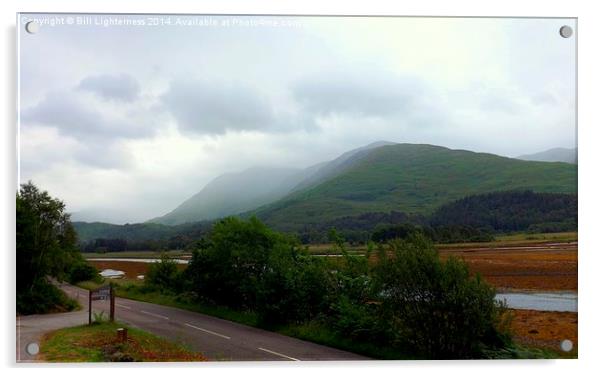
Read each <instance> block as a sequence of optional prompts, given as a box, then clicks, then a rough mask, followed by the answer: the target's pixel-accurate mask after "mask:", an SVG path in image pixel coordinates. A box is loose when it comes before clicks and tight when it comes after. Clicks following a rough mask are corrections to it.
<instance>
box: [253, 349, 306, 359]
mask: <svg viewBox="0 0 602 376" xmlns="http://www.w3.org/2000/svg"><path fill="white" fill-rule="evenodd" d="M258 349H259V350H261V351H265V352H268V353H270V354H274V355H278V356H281V357H283V358H286V359H290V360H294V361H295V362H300V360H299V359H295V358H293V357H290V356H287V355H284V354H280V353H277V352H276V351H272V350H268V349H264V348H263V347H258Z"/></svg>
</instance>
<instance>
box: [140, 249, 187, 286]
mask: <svg viewBox="0 0 602 376" xmlns="http://www.w3.org/2000/svg"><path fill="white" fill-rule="evenodd" d="M144 283H145V284H146V285H147V286H148V287H154V288H159V289H162V290H170V291H174V292H177V291H178V290H179V288H180V284H181V278H180V271H179V270H178V265H177V264H176V262H175V261H174V260H172V259H171V258H169V256H167V255H166V254H162V255H161V260H160V261H159V262H154V263H152V264H151V265H150V266H149V268H148V272H147V273H146V276H145V278H144Z"/></svg>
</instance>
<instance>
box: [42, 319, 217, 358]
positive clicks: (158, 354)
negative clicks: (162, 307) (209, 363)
mask: <svg viewBox="0 0 602 376" xmlns="http://www.w3.org/2000/svg"><path fill="white" fill-rule="evenodd" d="M117 328H127V331H128V340H127V342H125V343H119V342H117V332H116V331H117ZM40 350H41V352H40V353H41V358H42V359H43V360H45V361H48V362H111V361H118V362H123V361H126V362H127V361H135V362H169V361H172V362H175V361H205V360H207V359H206V358H205V357H203V356H202V355H201V354H200V353H198V352H194V351H191V350H189V349H188V348H186V347H185V346H183V345H181V344H177V343H173V342H169V341H167V340H165V339H162V338H160V337H157V336H155V335H153V334H150V333H147V332H144V331H142V330H139V329H135V328H130V327H126V326H124V325H122V324H119V323H106V322H105V323H96V324H93V325H82V326H76V327H72V328H66V329H60V330H57V331H54V332H52V333H49V334H47V335H46V336H45V337H44V338H43V339H42V343H41V347H40Z"/></svg>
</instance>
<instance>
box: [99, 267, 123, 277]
mask: <svg viewBox="0 0 602 376" xmlns="http://www.w3.org/2000/svg"><path fill="white" fill-rule="evenodd" d="M99 274H100V275H101V276H103V277H105V278H122V277H123V276H124V275H125V272H123V271H121V270H114V269H105V270H103V271H102V272H100V273H99Z"/></svg>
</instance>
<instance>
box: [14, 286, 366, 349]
mask: <svg viewBox="0 0 602 376" xmlns="http://www.w3.org/2000/svg"><path fill="white" fill-rule="evenodd" d="M61 288H62V289H63V290H64V291H65V292H66V293H67V294H69V295H70V296H72V297H74V298H76V299H78V300H79V301H80V304H81V305H82V307H85V308H84V309H83V310H82V311H80V312H73V313H70V314H62V315H63V316H61V317H64V318H63V319H61V320H59V321H58V322H54V321H52V320H45V319H44V320H43V319H42V316H44V317H47V316H48V317H49V316H52V315H38V316H39V317H33V316H27V317H22V318H21V325H22V326H21V345H22V346H21V347H22V348H25V346H26V345H27V343H25V342H26V341H31V340H34V339H35V338H34V337H35V336H34V337H32V336H30V337H31V338H29V337H27V338H25V337H23V333H24V331H23V330H24V326H23V325H24V323H25V322H26V321H27V322H28V323H35V322H37V323H38V324H37V325H34V326H35V327H36V328H37V330H38V332H39V331H40V330H41V329H46V327H45V326H49V325H51V324H54V326H53V327H52V328H48V330H53V329H57V327H56V326H57V325H59V326H58V327H61V326H60V325H64V326H75V325H79V324H82V317H83V318H84V322H86V321H87V311H88V309H87V307H88V302H87V297H88V291H87V290H84V289H80V288H78V287H75V286H71V285H62V286H61ZM92 309H93V311H104V312H105V314H108V312H109V303H108V302H106V301H95V302H93V307H92ZM59 315H60V314H59ZM115 318H116V320H117V321H120V322H123V323H126V324H128V325H131V326H132V327H136V328H140V329H143V330H145V331H148V332H151V333H154V334H156V335H159V336H161V337H164V338H168V339H170V340H172V341H175V342H181V343H185V344H187V345H189V346H190V347H191V348H192V349H194V350H197V351H200V352H201V353H203V355H205V356H206V357H207V358H209V359H211V360H240V361H250V360H263V361H266V360H276V361H277V360H284V361H299V360H367V359H368V358H366V357H364V356H361V355H357V354H353V353H349V352H345V351H341V350H337V349H333V348H330V347H326V346H321V345H318V344H314V343H311V342H306V341H302V340H299V339H296V338H291V337H287V336H284V335H281V334H277V333H273V332H269V331H265V330H261V329H257V328H253V327H249V326H246V325H241V324H237V323H234V322H231V321H227V320H222V319H218V318H215V317H212V316H207V315H203V314H200V313H195V312H190V311H185V310H181V309H178V308H172V307H166V306H161V305H157V304H151V303H144V302H138V301H135V300H130V299H123V298H116V299H115ZM55 320H57V319H55ZM45 323H46V324H45ZM25 326H27V325H25ZM22 353H24V351H22Z"/></svg>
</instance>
